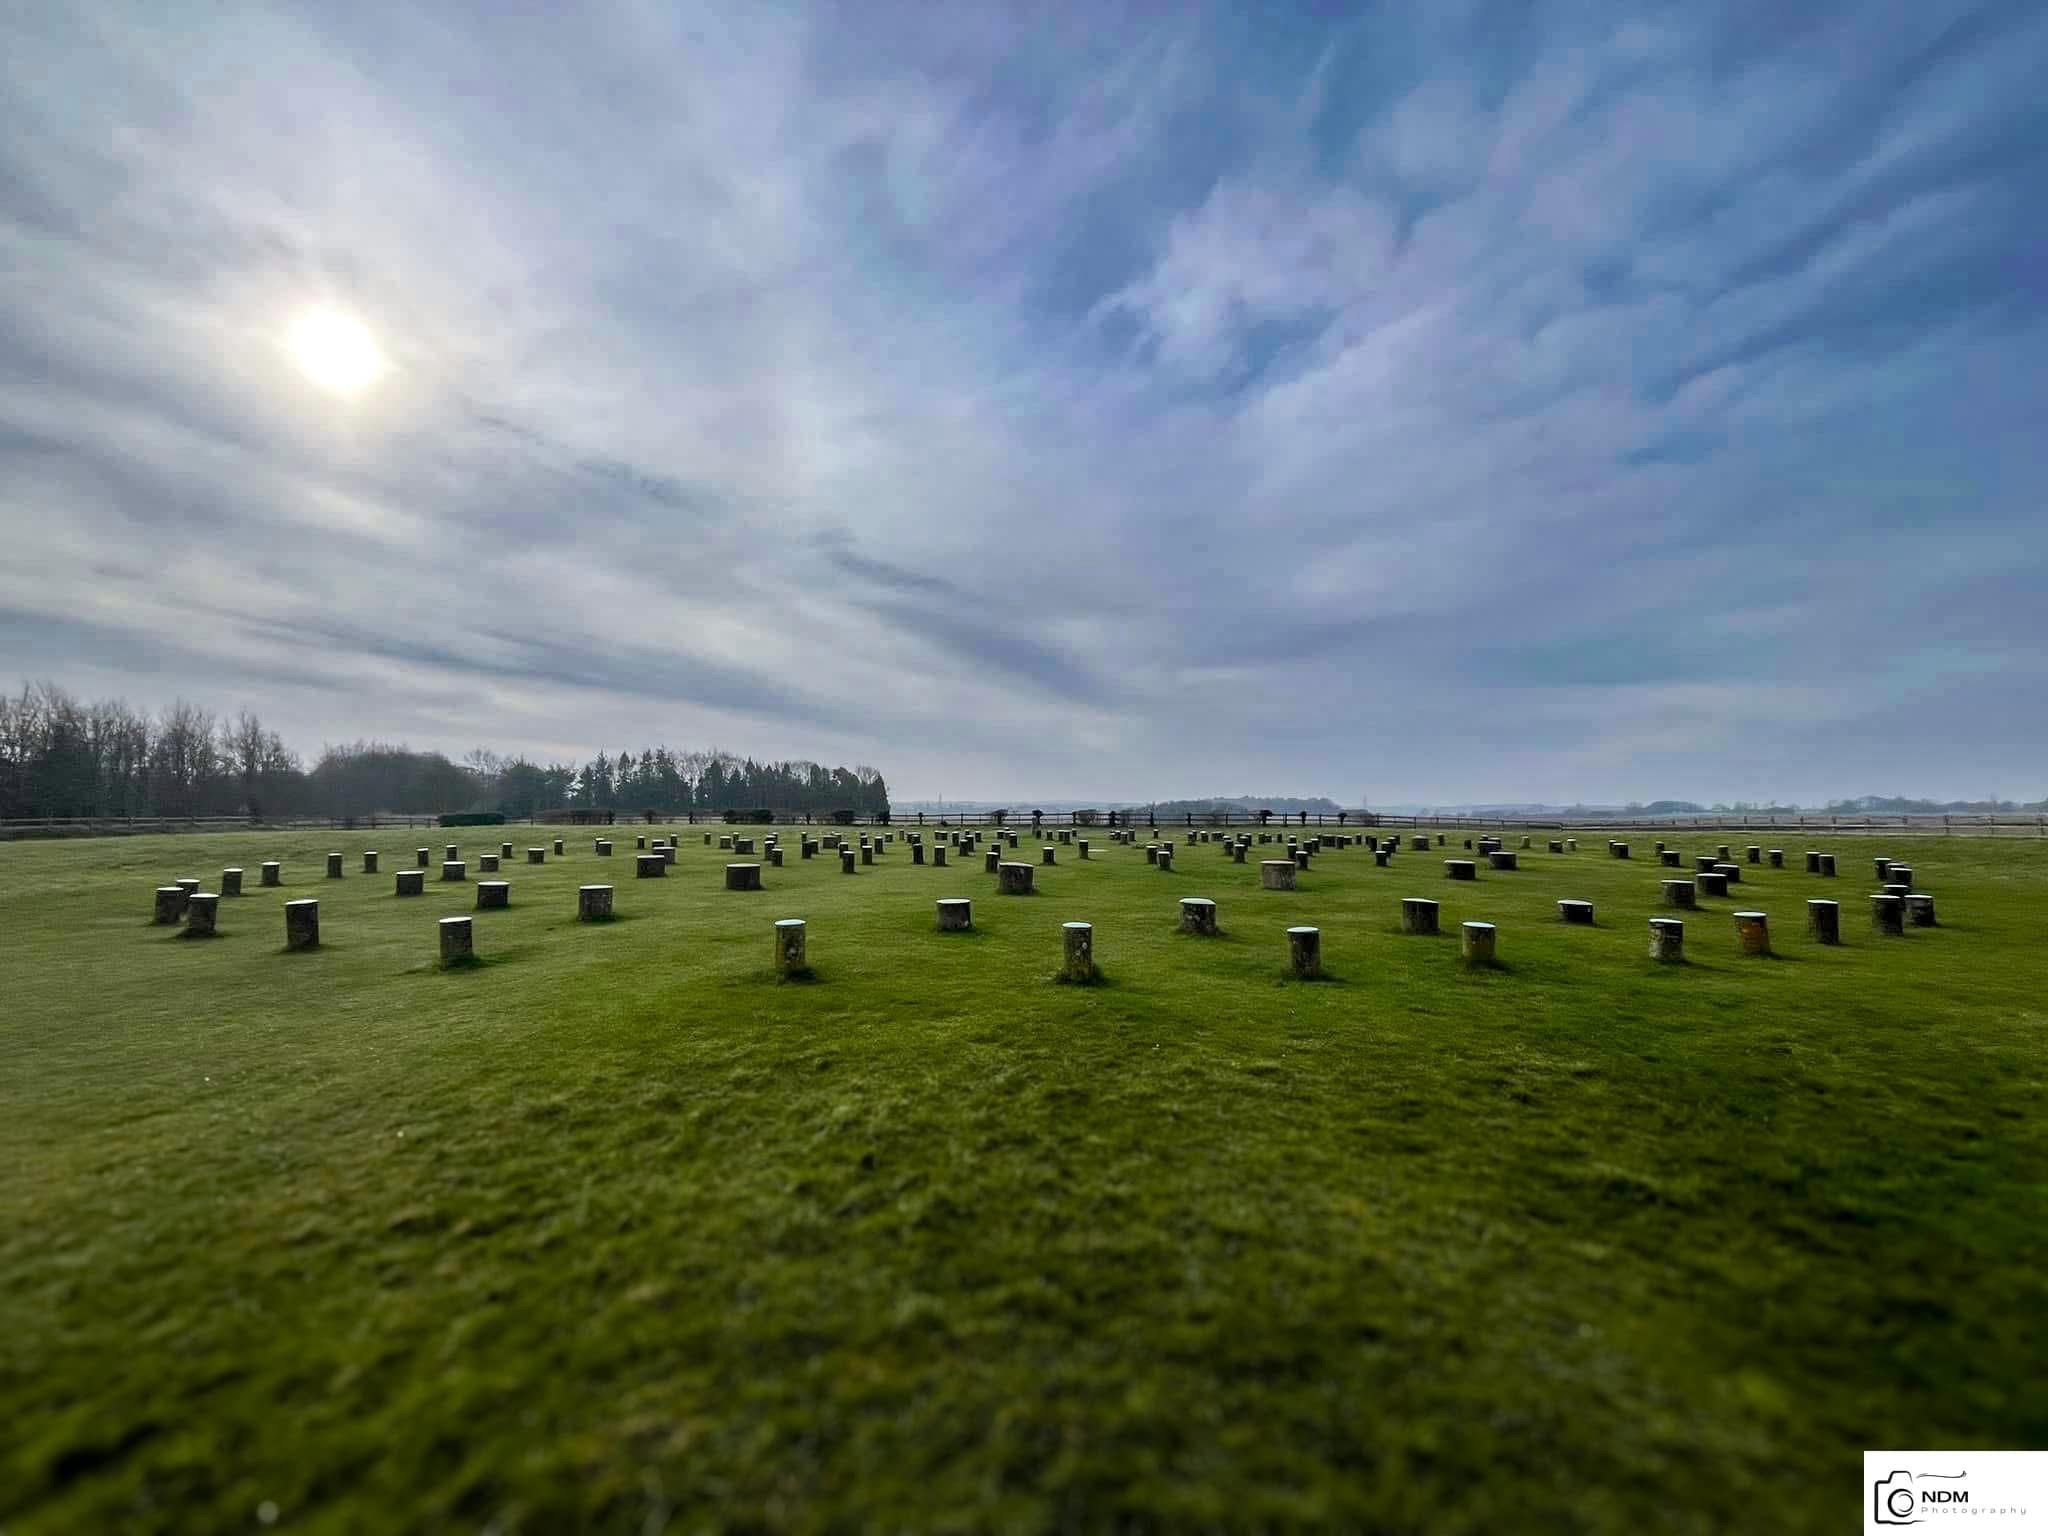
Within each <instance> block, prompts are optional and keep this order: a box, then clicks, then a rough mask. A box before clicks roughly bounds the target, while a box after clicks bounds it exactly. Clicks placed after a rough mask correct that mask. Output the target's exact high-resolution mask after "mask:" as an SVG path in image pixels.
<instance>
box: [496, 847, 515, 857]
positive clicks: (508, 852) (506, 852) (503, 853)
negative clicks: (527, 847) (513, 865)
mask: <svg viewBox="0 0 2048 1536" xmlns="http://www.w3.org/2000/svg"><path fill="white" fill-rule="evenodd" d="M498 857H499V858H501V859H509V858H511V857H512V845H511V844H510V843H500V844H498Z"/></svg>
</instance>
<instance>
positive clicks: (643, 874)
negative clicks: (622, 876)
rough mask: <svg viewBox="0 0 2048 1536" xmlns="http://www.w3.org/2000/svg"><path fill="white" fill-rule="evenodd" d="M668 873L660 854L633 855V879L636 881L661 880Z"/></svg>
mask: <svg viewBox="0 0 2048 1536" xmlns="http://www.w3.org/2000/svg"><path fill="white" fill-rule="evenodd" d="M667 873H668V865H666V864H664V863H663V862H662V859H661V855H660V854H658V853H636V854H634V855H633V878H634V879H635V880H659V879H661V878H662V877H663V876H664V875H666V874H667Z"/></svg>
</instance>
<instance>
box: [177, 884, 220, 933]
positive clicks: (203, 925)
mask: <svg viewBox="0 0 2048 1536" xmlns="http://www.w3.org/2000/svg"><path fill="white" fill-rule="evenodd" d="M219 919H220V894H219V893H218V892H216V891H194V892H193V893H192V894H191V895H190V896H188V897H186V898H185V933H186V935H187V936H188V937H192V938H206V937H209V936H210V935H211V934H212V933H213V932H214V930H215V924H216V923H217V922H218V921H219Z"/></svg>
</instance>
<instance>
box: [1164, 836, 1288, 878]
mask: <svg viewBox="0 0 2048 1536" xmlns="http://www.w3.org/2000/svg"><path fill="white" fill-rule="evenodd" d="M1304 857H1305V856H1304ZM1158 865H1159V867H1160V868H1161V869H1163V870H1165V871H1166V872H1167V873H1168V874H1172V873H1173V844H1171V843H1168V844H1166V845H1165V846H1164V847H1162V848H1161V849H1160V850H1159V859H1158ZM1303 867H1304V868H1306V867H1307V866H1306V865H1304V866H1303Z"/></svg>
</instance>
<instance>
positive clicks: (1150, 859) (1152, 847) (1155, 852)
mask: <svg viewBox="0 0 2048 1536" xmlns="http://www.w3.org/2000/svg"><path fill="white" fill-rule="evenodd" d="M1145 862H1146V863H1147V864H1157V863H1158V862H1159V845H1158V844H1157V843H1147V844H1146V845H1145Z"/></svg>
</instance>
